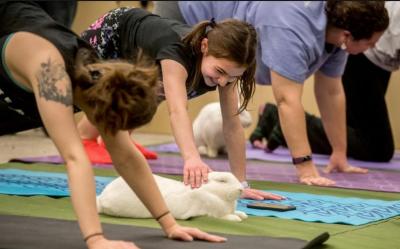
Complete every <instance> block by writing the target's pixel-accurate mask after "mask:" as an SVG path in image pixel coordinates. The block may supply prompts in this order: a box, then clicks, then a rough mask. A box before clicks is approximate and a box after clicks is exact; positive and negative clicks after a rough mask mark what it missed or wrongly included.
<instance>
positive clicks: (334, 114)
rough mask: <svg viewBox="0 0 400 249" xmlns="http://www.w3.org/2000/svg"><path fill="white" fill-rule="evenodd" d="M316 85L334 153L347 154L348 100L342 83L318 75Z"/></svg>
mask: <svg viewBox="0 0 400 249" xmlns="http://www.w3.org/2000/svg"><path fill="white" fill-rule="evenodd" d="M317 81H318V82H317ZM316 84H317V85H316V86H315V92H316V94H315V96H316V99H317V103H318V107H319V110H320V112H321V119H322V122H323V126H324V130H325V133H326V135H327V137H328V140H329V142H330V144H331V146H332V150H333V153H343V154H346V150H347V133H346V99H345V95H344V90H343V86H342V82H341V80H340V79H337V78H328V77H327V76H324V75H322V73H319V74H317V75H316Z"/></svg>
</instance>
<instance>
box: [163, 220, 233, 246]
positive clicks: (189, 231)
mask: <svg viewBox="0 0 400 249" xmlns="http://www.w3.org/2000/svg"><path fill="white" fill-rule="evenodd" d="M166 233H167V236H168V238H169V239H174V240H183V241H193V240H194V239H199V240H205V241H209V242H225V241H226V238H224V237H221V236H217V235H212V234H209V233H206V232H203V231H201V230H200V229H197V228H194V227H183V226H180V225H178V224H176V225H174V226H172V227H171V228H169V229H167V231H166Z"/></svg>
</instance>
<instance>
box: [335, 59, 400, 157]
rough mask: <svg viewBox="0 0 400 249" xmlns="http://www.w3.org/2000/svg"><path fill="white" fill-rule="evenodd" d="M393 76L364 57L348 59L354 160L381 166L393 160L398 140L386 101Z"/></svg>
mask: <svg viewBox="0 0 400 249" xmlns="http://www.w3.org/2000/svg"><path fill="white" fill-rule="evenodd" d="M390 76H391V72H389V71H386V70H384V69H382V68H380V67H378V66H376V65H375V64H373V63H372V62H371V61H370V60H368V58H367V57H366V56H365V55H364V54H359V55H350V56H349V58H348V62H347V65H346V69H345V72H344V75H343V87H344V91H345V94H346V111H347V124H348V126H350V127H352V128H353V129H355V130H356V131H357V133H356V134H354V133H349V134H348V143H349V144H348V155H349V156H350V157H353V158H355V159H359V160H367V161H377V162H385V161H389V160H390V159H391V158H392V157H393V153H394V140H393V134H392V130H391V125H390V120H389V114H388V110H387V106H386V100H385V94H386V90H387V87H388V84H389V80H390ZM357 136H358V137H357ZM359 140H362V143H359V142H358V141H359Z"/></svg>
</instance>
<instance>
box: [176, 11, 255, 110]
mask: <svg viewBox="0 0 400 249" xmlns="http://www.w3.org/2000/svg"><path fill="white" fill-rule="evenodd" d="M203 38H207V39H208V54H209V55H212V56H214V57H216V58H223V59H227V60H230V61H233V62H235V63H236V64H238V65H240V66H244V67H246V68H247V69H246V71H245V72H244V73H243V75H242V76H241V77H239V79H238V80H237V81H236V82H235V84H239V91H240V97H241V98H242V99H243V101H242V104H241V106H240V108H239V112H242V111H243V110H245V109H246V107H247V104H248V102H249V100H250V99H251V97H252V96H253V94H254V90H255V80H254V75H255V71H256V58H255V54H256V46H257V33H256V30H255V29H254V27H253V26H251V25H250V24H248V23H246V22H244V21H239V20H235V19H226V20H224V21H221V22H218V23H215V21H214V19H211V20H210V21H203V22H200V23H199V24H197V25H196V26H195V27H194V28H193V30H192V31H191V32H190V33H189V34H188V35H187V36H186V37H184V38H183V43H184V44H185V45H186V46H188V47H190V48H191V50H192V52H193V53H194V54H195V56H196V70H195V74H194V75H193V76H192V77H191V78H192V79H193V81H192V84H191V87H192V88H194V87H195V86H196V85H197V84H199V82H201V80H202V77H203V76H202V74H201V60H202V53H201V41H202V40H203Z"/></svg>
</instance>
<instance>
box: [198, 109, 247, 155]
mask: <svg viewBox="0 0 400 249" xmlns="http://www.w3.org/2000/svg"><path fill="white" fill-rule="evenodd" d="M239 119H240V122H241V124H242V126H243V128H247V127H249V126H250V125H251V123H252V119H251V115H250V113H249V112H248V111H246V110H244V111H243V112H241V113H240V114H239ZM193 134H194V141H195V143H196V146H197V149H198V150H199V153H200V154H201V155H207V156H209V157H217V156H218V152H222V153H226V147H225V141H224V134H223V130H222V113H221V107H220V103H219V102H213V103H209V104H207V105H205V106H204V107H203V108H202V109H201V110H200V112H199V114H198V115H197V117H196V119H195V120H194V121H193Z"/></svg>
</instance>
